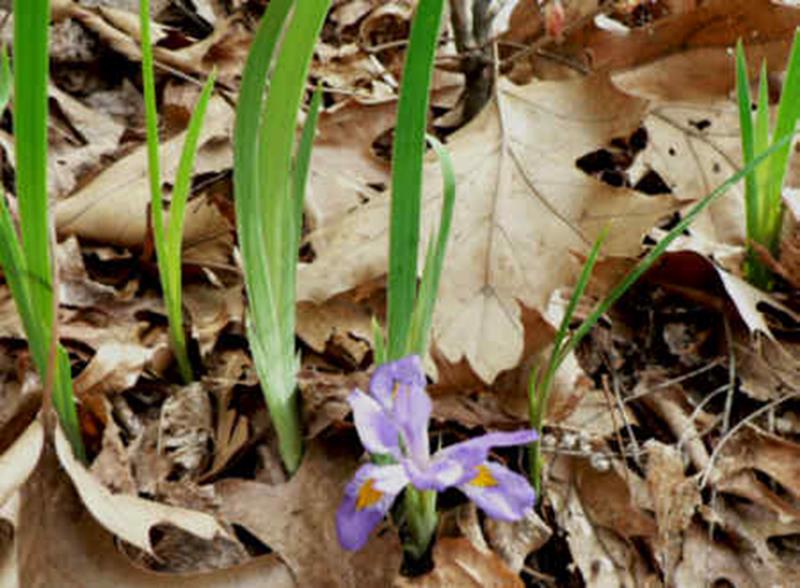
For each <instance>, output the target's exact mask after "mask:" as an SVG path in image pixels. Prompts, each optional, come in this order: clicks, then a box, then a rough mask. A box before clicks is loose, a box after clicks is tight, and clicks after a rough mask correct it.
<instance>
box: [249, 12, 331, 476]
mask: <svg viewBox="0 0 800 588" xmlns="http://www.w3.org/2000/svg"><path fill="white" fill-rule="evenodd" d="M329 6H330V0H302V1H300V2H294V1H292V0H272V2H270V3H269V7H268V8H267V12H266V13H265V14H264V17H263V19H262V21H261V24H260V26H259V28H258V31H257V33H256V36H255V38H254V40H253V44H252V46H251V48H250V54H249V55H248V58H247V64H246V65H245V70H244V76H243V78H242V86H241V91H240V94H239V103H238V105H237V108H236V129H235V140H234V143H235V144H234V188H235V201H236V223H237V231H238V237H239V246H240V248H241V253H242V263H243V265H244V276H245V285H246V287H247V297H248V304H249V310H248V325H247V336H248V339H249V341H250V348H251V352H252V354H253V361H254V363H255V366H256V371H257V372H258V377H259V380H260V381H261V387H262V389H263V391H264V395H265V398H266V401H267V406H268V408H269V411H270V416H271V417H272V422H273V424H274V426H275V430H276V431H277V434H278V443H279V449H280V453H281V458H282V459H283V463H284V465H285V466H286V469H287V470H289V472H294V471H295V470H296V469H297V468H298V466H299V465H300V459H301V457H302V453H303V444H302V434H301V430H300V418H299V414H298V405H297V390H296V388H297V386H296V374H297V368H298V360H297V355H296V350H295V333H294V330H295V329H294V327H295V297H296V296H295V283H296V275H297V251H298V247H299V243H300V236H301V232H302V216H303V200H304V192H305V185H306V177H307V174H308V165H309V158H310V154H311V146H312V143H313V136H314V133H315V127H316V119H317V113H318V111H319V106H320V95H319V93H317V94H316V95H315V97H314V99H313V100H312V103H311V108H310V112H309V115H308V118H307V120H306V124H305V129H304V132H303V136H302V137H301V139H300V143H299V146H298V147H297V149H296V148H295V145H296V140H295V127H296V124H297V114H298V111H299V109H300V105H301V103H302V100H303V95H304V93H305V86H306V78H307V76H308V68H309V65H310V62H311V57H312V56H313V52H314V47H315V45H316V41H317V37H318V36H319V33H320V30H321V29H322V25H323V22H324V20H325V15H326V13H327V11H328V7H329ZM279 42H280V48H279V49H278V47H277V46H278V44H279ZM276 49H277V56H276V57H275V55H276ZM273 57H275V59H273ZM270 71H271V72H272V75H271V77H270V84H269V85H270V90H269V92H268V93H267V97H266V99H264V90H265V87H266V85H267V77H268V73H269V72H270Z"/></svg>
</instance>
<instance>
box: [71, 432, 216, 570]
mask: <svg viewBox="0 0 800 588" xmlns="http://www.w3.org/2000/svg"><path fill="white" fill-rule="evenodd" d="M55 446H56V453H57V455H58V460H59V462H60V463H61V465H62V467H63V468H64V470H65V471H66V472H67V474H68V475H69V477H70V478H71V479H72V481H73V483H74V484H75V489H76V490H77V491H78V494H80V497H81V500H82V502H83V504H84V505H85V506H86V508H87V509H88V510H89V512H91V513H92V516H94V517H95V518H96V519H97V521H98V522H99V523H100V524H102V525H103V526H104V527H105V528H106V529H108V530H109V531H110V532H112V533H114V534H115V535H117V536H118V537H120V538H121V539H123V540H125V541H127V542H128V543H130V544H132V545H134V546H135V547H138V548H139V549H141V550H142V551H144V552H146V553H148V554H150V555H152V556H155V553H154V551H153V545H152V543H151V534H150V532H151V530H152V528H153V527H154V526H156V525H160V524H171V525H174V526H176V527H178V528H180V529H184V530H185V531H188V532H190V533H192V534H194V535H197V536H198V537H200V538H203V539H207V540H212V539H214V538H215V537H216V536H223V537H225V536H227V533H226V531H225V530H224V529H223V527H222V525H220V523H219V522H218V521H217V520H216V519H215V518H214V517H212V516H210V515H207V514H205V513H201V512H196V511H192V510H188V509H185V508H177V507H174V506H166V505H164V504H159V503H157V502H153V501H151V500H145V499H143V498H138V497H136V496H131V495H127V494H117V495H115V494H112V493H111V492H110V491H109V490H108V489H107V488H106V487H105V486H103V485H102V484H100V482H98V481H97V480H96V479H95V478H94V477H93V476H92V474H91V473H90V472H89V471H88V470H87V469H86V468H85V467H84V466H83V465H82V464H81V463H79V462H78V461H77V460H76V459H75V456H74V455H73V454H72V449H71V448H70V446H69V442H68V441H67V440H66V438H65V437H64V433H63V432H62V431H61V429H60V428H56V434H55Z"/></svg>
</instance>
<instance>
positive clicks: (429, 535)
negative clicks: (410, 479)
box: [404, 485, 438, 560]
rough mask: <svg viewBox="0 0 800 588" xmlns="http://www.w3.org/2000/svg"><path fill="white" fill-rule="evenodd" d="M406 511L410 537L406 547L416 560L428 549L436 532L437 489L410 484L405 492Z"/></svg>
mask: <svg viewBox="0 0 800 588" xmlns="http://www.w3.org/2000/svg"><path fill="white" fill-rule="evenodd" d="M404 506H405V512H406V517H407V519H406V520H407V523H408V533H409V538H408V540H407V541H406V542H405V545H404V549H405V550H406V551H407V552H408V554H409V555H410V556H411V558H412V559H414V560H419V559H420V558H422V557H423V556H424V555H425V552H427V551H428V547H429V546H430V544H431V541H432V540H433V535H434V533H435V532H436V525H437V523H438V518H437V515H436V491H435V490H417V489H416V488H414V487H413V486H411V485H409V486H408V487H407V488H406V492H405V504H404Z"/></svg>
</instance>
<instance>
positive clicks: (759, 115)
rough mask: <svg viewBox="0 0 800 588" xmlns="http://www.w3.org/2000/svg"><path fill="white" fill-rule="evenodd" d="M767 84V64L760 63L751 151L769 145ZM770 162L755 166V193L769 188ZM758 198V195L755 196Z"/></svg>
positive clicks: (760, 149) (765, 147) (763, 148)
mask: <svg viewBox="0 0 800 588" xmlns="http://www.w3.org/2000/svg"><path fill="white" fill-rule="evenodd" d="M769 126H770V120H769V86H768V78H767V64H766V62H762V63H761V73H760V75H759V81H758V99H757V101H756V116H755V123H754V126H753V140H754V141H753V142H754V144H753V153H754V154H755V153H762V152H763V151H766V150H767V148H768V147H769V131H770V128H769ZM770 168H771V166H770V164H769V163H765V164H764V165H760V166H759V167H758V168H756V171H755V173H753V176H754V178H755V183H756V193H757V194H762V193H764V192H766V191H768V190H769V189H770V176H769V174H770ZM756 200H758V196H756Z"/></svg>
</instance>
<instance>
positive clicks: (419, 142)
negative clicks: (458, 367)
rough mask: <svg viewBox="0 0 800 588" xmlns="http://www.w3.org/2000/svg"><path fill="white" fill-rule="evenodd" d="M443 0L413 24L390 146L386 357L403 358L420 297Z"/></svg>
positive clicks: (431, 3)
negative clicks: (425, 172)
mask: <svg viewBox="0 0 800 588" xmlns="http://www.w3.org/2000/svg"><path fill="white" fill-rule="evenodd" d="M443 4H444V2H443V0H423V1H421V2H419V4H418V5H417V13H416V15H415V16H414V21H413V24H412V25H411V35H410V38H409V45H408V53H407V54H406V63H405V68H404V70H403V85H402V88H401V90H400V102H399V104H398V107H397V125H396V127H395V136H394V147H393V150H392V203H391V221H390V229H389V279H388V293H387V296H388V308H387V331H388V336H387V340H388V349H387V351H388V354H387V355H388V359H389V360H390V361H391V360H395V359H399V358H400V357H402V355H403V354H404V353H405V351H406V348H407V343H408V331H409V329H410V327H411V317H412V313H413V312H414V305H415V300H416V296H417V256H418V255H419V226H420V208H421V205H420V202H421V199H422V162H423V157H424V154H425V128H426V126H427V118H428V106H429V104H430V95H429V88H430V84H431V79H432V76H433V60H434V57H435V55H436V46H437V41H438V32H439V26H440V24H441V19H442V9H443Z"/></svg>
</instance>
